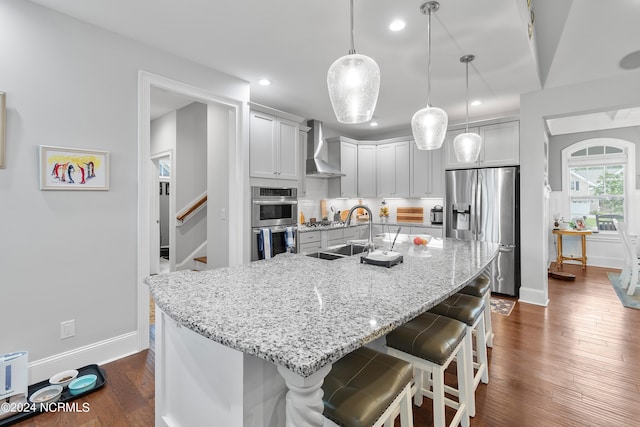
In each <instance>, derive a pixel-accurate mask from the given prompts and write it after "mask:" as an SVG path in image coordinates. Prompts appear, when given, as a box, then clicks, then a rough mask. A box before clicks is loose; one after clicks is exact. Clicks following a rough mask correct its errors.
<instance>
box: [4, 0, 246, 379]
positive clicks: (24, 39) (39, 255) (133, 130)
mask: <svg viewBox="0 0 640 427" xmlns="http://www.w3.org/2000/svg"><path fill="white" fill-rule="evenodd" d="M0 57H1V58H2V66H1V67H0V86H1V88H0V89H1V90H2V91H5V92H6V93H7V109H8V112H7V122H8V123H7V149H6V154H7V158H6V168H5V169H0V200H1V202H0V231H1V233H0V236H1V239H2V242H3V244H2V245H0V272H1V276H0V277H1V278H0V282H1V283H2V297H1V298H0V313H2V315H3V319H5V321H6V322H8V324H10V326H11V327H7V328H3V329H2V332H1V333H0V353H6V352H10V351H14V350H28V351H29V359H30V361H36V360H41V359H43V358H48V357H53V356H55V355H58V354H61V353H63V352H74V351H76V350H78V349H80V348H85V347H86V346H92V345H94V344H96V343H100V344H104V345H101V346H98V347H97V348H98V350H99V351H97V352H96V351H94V352H92V353H90V354H91V356H89V357H88V360H82V362H84V363H95V362H101V361H103V360H105V359H109V358H111V357H117V356H119V355H120V354H122V353H124V352H127V351H136V350H137V341H135V343H132V342H131V341H130V340H127V341H126V342H125V345H123V346H120V347H117V346H116V347H117V349H115V350H113V348H114V347H113V346H112V344H114V343H115V342H119V340H120V341H121V337H128V338H130V337H131V335H132V334H134V333H135V331H136V328H137V323H136V310H137V308H136V307H137V301H136V298H137V286H138V284H137V271H136V269H137V250H136V248H137V245H138V242H137V241H136V240H137V239H136V236H137V229H136V227H137V225H136V224H137V197H138V195H137V194H138V185H139V184H138V175H137V169H138V158H137V153H138V127H137V126H138V117H137V111H138V71H139V70H141V69H142V70H145V71H148V72H151V73H154V74H157V75H161V76H165V77H168V78H171V79H174V80H176V81H180V82H184V83H187V84H189V85H192V86H194V87H199V88H203V89H205V90H207V91H209V92H211V93H212V94H216V95H219V96H223V97H227V98H229V99H235V100H240V101H242V102H243V103H244V105H246V103H247V102H248V100H249V85H248V83H246V82H243V81H241V80H238V79H236V78H233V77H231V76H228V75H225V74H222V73H219V72H216V71H214V70H211V69H208V68H205V67H201V66H199V65H196V64H194V63H191V62H188V61H185V60H182V59H180V58H177V57H175V56H172V55H168V54H166V53H164V52H161V51H159V50H156V49H152V48H150V47H147V46H145V45H142V44H139V43H136V42H133V41H131V40H129V39H126V38H123V37H121V36H118V35H116V34H114V33H111V32H107V31H103V30H100V29H98V28H96V27H94V26H91V25H89V24H85V23H82V22H80V21H77V20H75V19H72V18H69V17H66V16H64V15H61V14H58V13H55V12H52V11H50V10H48V9H45V8H42V7H40V6H37V5H35V4H33V3H30V2H25V1H22V0H3V1H2V2H0ZM242 114H243V119H242V120H244V122H241V123H246V116H247V114H248V109H247V111H243V112H242ZM245 127H246V126H245ZM241 132H242V135H241V137H242V138H245V135H247V134H248V132H247V130H246V129H244V128H243V129H241ZM40 144H50V145H58V146H66V147H82V148H90V149H91V148H93V149H100V150H109V151H110V153H111V168H110V171H111V183H110V190H109V191H106V192H102V191H76V192H73V191H40V190H39V189H38V171H37V161H38V156H37V147H38V145H40ZM243 144H246V142H243ZM247 164H248V160H247V158H242V159H240V161H239V164H238V167H240V168H241V171H243V170H244V172H245V173H246V169H243V168H246V165H247ZM246 191H247V194H248V190H246ZM247 221H248V220H246V214H245V222H247ZM142 244H148V242H142ZM245 252H246V251H245ZM69 319H75V321H76V335H75V337H73V338H69V339H66V340H60V322H61V321H64V320H69ZM107 342H108V343H109V344H108V345H107V344H105V343H107ZM134 344H135V345H134ZM118 353H119V354H118ZM87 354H89V353H87ZM68 367H69V368H71V367H77V366H68ZM56 368H57V367H56ZM50 373H51V372H49V373H47V372H46V369H45V370H43V371H42V372H41V373H40V374H39V375H38V376H39V378H32V381H34V380H38V379H42V377H46V376H47V375H48V374H50Z"/></svg>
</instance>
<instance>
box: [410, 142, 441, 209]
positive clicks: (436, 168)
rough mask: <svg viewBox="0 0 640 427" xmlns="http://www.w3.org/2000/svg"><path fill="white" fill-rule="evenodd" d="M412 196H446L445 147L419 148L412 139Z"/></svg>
mask: <svg viewBox="0 0 640 427" xmlns="http://www.w3.org/2000/svg"><path fill="white" fill-rule="evenodd" d="M410 146H411V156H410V163H411V167H410V176H411V187H410V188H411V191H410V196H411V197H438V198H441V197H444V159H443V156H444V151H445V150H444V149H442V148H441V149H438V150H418V148H417V147H416V144H415V143H414V142H413V141H411V142H410Z"/></svg>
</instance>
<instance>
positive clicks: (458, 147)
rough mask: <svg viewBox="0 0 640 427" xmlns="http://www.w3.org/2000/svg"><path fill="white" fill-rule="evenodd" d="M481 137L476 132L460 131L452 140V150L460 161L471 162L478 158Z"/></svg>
mask: <svg viewBox="0 0 640 427" xmlns="http://www.w3.org/2000/svg"><path fill="white" fill-rule="evenodd" d="M481 146H482V139H481V138H480V135H478V134H477V133H472V132H467V133H461V134H460V135H458V136H456V138H455V139H454V140H453V151H454V152H455V154H456V159H458V162H460V163H473V162H475V161H476V160H478V155H479V154H480V147H481Z"/></svg>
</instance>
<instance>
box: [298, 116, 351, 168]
mask: <svg viewBox="0 0 640 427" xmlns="http://www.w3.org/2000/svg"><path fill="white" fill-rule="evenodd" d="M307 126H309V127H310V128H311V130H310V131H309V137H308V139H307V176H314V177H326V178H333V177H336V176H346V175H345V174H344V173H342V172H340V170H339V169H338V168H336V167H334V166H331V165H330V164H329V163H327V162H326V161H325V160H323V159H321V158H320V156H321V155H322V147H323V145H324V138H323V137H322V122H321V121H319V120H309V121H308V122H307Z"/></svg>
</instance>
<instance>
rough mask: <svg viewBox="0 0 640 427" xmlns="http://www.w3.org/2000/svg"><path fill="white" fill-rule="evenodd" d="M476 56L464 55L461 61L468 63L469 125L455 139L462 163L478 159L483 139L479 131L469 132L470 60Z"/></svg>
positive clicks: (457, 156)
mask: <svg viewBox="0 0 640 427" xmlns="http://www.w3.org/2000/svg"><path fill="white" fill-rule="evenodd" d="M475 58H476V57H475V56H474V55H464V56H462V57H461V58H460V62H463V63H465V64H466V65H467V98H466V101H465V105H466V107H467V121H466V123H467V126H466V130H465V133H461V134H460V135H458V136H456V138H455V139H454V140H453V151H454V153H455V154H456V159H458V161H459V162H461V163H473V162H475V161H476V160H478V155H479V154H480V147H481V146H482V139H481V138H480V135H478V134H477V133H473V132H469V62H471V61H473V60H474V59H475Z"/></svg>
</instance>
